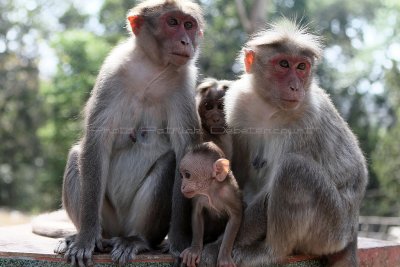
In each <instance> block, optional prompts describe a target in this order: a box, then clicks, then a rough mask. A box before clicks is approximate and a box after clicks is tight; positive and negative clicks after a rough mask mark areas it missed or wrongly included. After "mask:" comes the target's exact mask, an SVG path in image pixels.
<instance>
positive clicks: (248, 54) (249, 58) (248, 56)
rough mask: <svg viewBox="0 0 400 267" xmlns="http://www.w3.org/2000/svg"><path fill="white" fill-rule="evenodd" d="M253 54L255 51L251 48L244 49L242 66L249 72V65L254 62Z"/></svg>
mask: <svg viewBox="0 0 400 267" xmlns="http://www.w3.org/2000/svg"><path fill="white" fill-rule="evenodd" d="M254 56H255V53H254V51H253V50H251V49H245V50H244V66H245V68H246V72H247V73H250V72H251V66H252V65H253V63H254Z"/></svg>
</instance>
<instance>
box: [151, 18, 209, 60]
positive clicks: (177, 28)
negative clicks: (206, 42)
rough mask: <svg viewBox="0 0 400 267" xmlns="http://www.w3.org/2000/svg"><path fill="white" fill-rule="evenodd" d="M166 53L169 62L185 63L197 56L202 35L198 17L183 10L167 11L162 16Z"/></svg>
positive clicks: (161, 22)
mask: <svg viewBox="0 0 400 267" xmlns="http://www.w3.org/2000/svg"><path fill="white" fill-rule="evenodd" d="M159 25H161V32H162V39H164V41H163V42H161V43H162V44H163V48H164V53H163V54H164V55H165V56H166V57H167V60H168V62H169V63H171V64H173V65H177V66H181V65H185V64H186V63H187V62H188V61H189V60H190V59H192V58H193V57H194V56H195V52H196V49H197V46H198V37H199V36H200V35H201V30H200V29H199V26H198V23H197V21H196V19H195V18H194V17H192V16H190V15H188V14H185V13H183V12H182V11H171V12H167V13H165V14H164V15H162V16H161V17H160V20H159Z"/></svg>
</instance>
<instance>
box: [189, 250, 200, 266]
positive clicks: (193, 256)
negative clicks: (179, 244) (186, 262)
mask: <svg viewBox="0 0 400 267" xmlns="http://www.w3.org/2000/svg"><path fill="white" fill-rule="evenodd" d="M198 258H199V255H198V254H197V253H192V254H191V255H190V267H196V262H197V259H198Z"/></svg>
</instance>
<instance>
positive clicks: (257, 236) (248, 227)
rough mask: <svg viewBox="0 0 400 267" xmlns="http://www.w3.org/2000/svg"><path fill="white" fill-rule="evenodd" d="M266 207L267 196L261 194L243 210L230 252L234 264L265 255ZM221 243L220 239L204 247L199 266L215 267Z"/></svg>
mask: <svg viewBox="0 0 400 267" xmlns="http://www.w3.org/2000/svg"><path fill="white" fill-rule="evenodd" d="M267 205H268V194H267V193H264V192H261V193H260V194H259V195H258V196H257V197H255V199H254V200H253V201H252V202H251V203H250V204H249V205H248V206H247V207H246V209H245V210H244V215H243V218H242V223H241V226H240V229H239V232H238V234H237V236H236V239H235V244H234V248H233V252H232V253H233V254H234V261H235V262H241V261H242V260H246V262H247V259H254V258H255V257H256V256H257V255H258V254H261V255H265V253H266V251H268V250H267V248H266V247H265V237H266V233H267ZM221 241H222V238H219V239H218V240H217V241H215V242H214V243H211V244H207V245H206V246H205V247H204V250H203V251H202V257H201V261H200V265H199V266H216V263H217V258H218V253H219V249H220V246H221ZM263 257H264V256H263Z"/></svg>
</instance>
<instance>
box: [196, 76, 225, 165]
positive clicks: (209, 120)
mask: <svg viewBox="0 0 400 267" xmlns="http://www.w3.org/2000/svg"><path fill="white" fill-rule="evenodd" d="M231 83H232V81H227V80H216V79H214V78H206V79H205V80H203V81H202V82H201V83H200V84H199V85H198V86H197V89H196V91H197V94H196V102H197V111H198V112H199V115H200V119H201V128H202V130H203V141H204V142H207V141H212V142H214V143H215V144H216V145H217V146H219V147H220V148H221V149H222V151H223V152H224V153H225V156H226V158H227V159H231V157H232V137H231V135H230V134H228V133H227V125H226V121H225V114H224V96H225V93H226V91H228V89H229V87H230V85H231Z"/></svg>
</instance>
